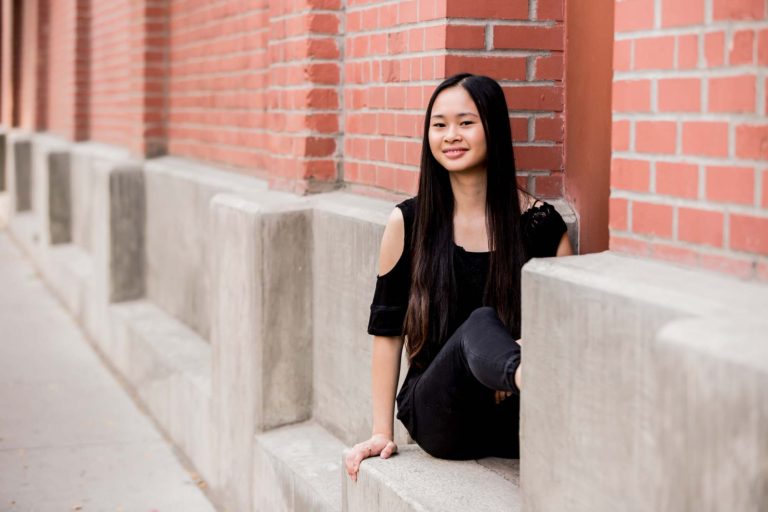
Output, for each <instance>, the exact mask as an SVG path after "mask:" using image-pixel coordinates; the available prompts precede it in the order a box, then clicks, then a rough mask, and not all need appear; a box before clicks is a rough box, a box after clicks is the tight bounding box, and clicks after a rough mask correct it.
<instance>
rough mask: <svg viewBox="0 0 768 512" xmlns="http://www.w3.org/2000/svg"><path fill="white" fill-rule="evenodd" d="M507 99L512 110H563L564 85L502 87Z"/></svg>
mask: <svg viewBox="0 0 768 512" xmlns="http://www.w3.org/2000/svg"><path fill="white" fill-rule="evenodd" d="M502 88H503V89H504V96H505V97H506V99H507V106H508V107H509V108H510V109H512V110H540V111H547V112H562V110H563V87H562V86H561V85H556V86H522V87H502Z"/></svg>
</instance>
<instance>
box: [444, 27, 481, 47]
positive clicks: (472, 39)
mask: <svg viewBox="0 0 768 512" xmlns="http://www.w3.org/2000/svg"><path fill="white" fill-rule="evenodd" d="M445 49H446V50H483V49H485V26H475V25H447V26H446V27H445Z"/></svg>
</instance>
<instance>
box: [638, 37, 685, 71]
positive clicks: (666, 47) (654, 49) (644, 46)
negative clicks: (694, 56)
mask: <svg viewBox="0 0 768 512" xmlns="http://www.w3.org/2000/svg"><path fill="white" fill-rule="evenodd" d="M674 57H675V38H674V37H672V36H663V37H644V38H639V39H635V66H634V69H637V70H646V69H672V68H673V67H674Z"/></svg>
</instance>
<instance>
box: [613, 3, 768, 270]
mask: <svg viewBox="0 0 768 512" xmlns="http://www.w3.org/2000/svg"><path fill="white" fill-rule="evenodd" d="M615 28H616V34H615V47H614V57H615V58H614V71H615V75H614V87H613V142H612V145H613V159H612V172H611V174H612V176H611V189H612V191H611V213H610V229H611V242H610V245H611V249H613V250H617V251H622V252H628V253H631V254H637V255H645V256H651V257H653V258H658V259H664V260H670V261H674V262H680V263H686V264H689V265H693V266H700V267H704V268H709V269H714V270H718V271H721V272H727V273H731V274H735V275H738V276H742V277H758V278H761V279H768V164H767V163H766V160H768V124H767V123H766V117H765V116H766V114H768V111H766V92H767V89H768V87H767V86H766V77H767V76H768V74H767V73H766V65H768V4H767V3H766V2H765V0H685V1H680V0H658V1H654V0H625V1H619V2H617V3H616V25H615Z"/></svg>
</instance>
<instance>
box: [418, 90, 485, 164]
mask: <svg viewBox="0 0 768 512" xmlns="http://www.w3.org/2000/svg"><path fill="white" fill-rule="evenodd" d="M429 148H430V149H431V150H432V155H433V156H434V157H435V160H437V161H438V162H440V165H442V166H443V167H445V169H446V170H447V171H449V172H461V171H480V170H483V171H484V170H485V161H486V155H487V154H488V151H487V147H486V144H485V131H484V130H483V124H482V121H481V120H480V115H479V114H478V112H477V107H476V106H475V102H474V101H472V98H471V97H470V96H469V93H468V92H467V91H466V90H465V89H464V88H463V87H461V86H454V87H449V88H448V89H445V90H443V91H442V92H441V93H440V94H438V96H437V98H435V102H434V103H433V105H432V115H431V118H430V122H429Z"/></svg>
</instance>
